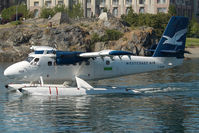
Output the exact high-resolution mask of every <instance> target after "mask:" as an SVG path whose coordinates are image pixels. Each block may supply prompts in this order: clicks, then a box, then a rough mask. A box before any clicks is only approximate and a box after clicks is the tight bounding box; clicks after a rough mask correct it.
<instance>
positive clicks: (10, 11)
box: [1, 5, 29, 22]
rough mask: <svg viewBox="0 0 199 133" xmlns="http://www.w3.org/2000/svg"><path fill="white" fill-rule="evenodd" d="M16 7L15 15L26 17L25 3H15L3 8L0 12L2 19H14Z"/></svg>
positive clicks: (6, 20)
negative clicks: (15, 4)
mask: <svg viewBox="0 0 199 133" xmlns="http://www.w3.org/2000/svg"><path fill="white" fill-rule="evenodd" d="M16 8H17V9H18V13H17V15H18V16H17V17H18V19H20V17H24V18H26V17H28V14H29V11H28V10H27V7H26V5H17V6H11V7H9V8H6V9H4V10H3V11H2V12H1V16H2V19H3V21H5V22H10V21H15V20H16Z"/></svg>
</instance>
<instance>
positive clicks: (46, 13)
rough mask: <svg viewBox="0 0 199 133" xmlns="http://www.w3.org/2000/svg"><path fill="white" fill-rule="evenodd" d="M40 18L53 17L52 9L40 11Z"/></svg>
mask: <svg viewBox="0 0 199 133" xmlns="http://www.w3.org/2000/svg"><path fill="white" fill-rule="evenodd" d="M40 15H41V16H40V17H41V18H49V16H51V17H53V16H54V15H55V11H54V9H52V8H46V7H44V8H42V10H41V14H40Z"/></svg>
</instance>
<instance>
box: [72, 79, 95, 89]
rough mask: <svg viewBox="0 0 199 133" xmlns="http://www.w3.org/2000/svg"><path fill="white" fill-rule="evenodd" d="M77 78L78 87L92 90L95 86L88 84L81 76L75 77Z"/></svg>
mask: <svg viewBox="0 0 199 133" xmlns="http://www.w3.org/2000/svg"><path fill="white" fill-rule="evenodd" d="M75 78H76V82H77V88H84V89H87V90H90V89H92V88H93V87H92V86H91V85H90V84H88V83H87V82H86V81H84V80H83V79H81V78H79V77H75Z"/></svg>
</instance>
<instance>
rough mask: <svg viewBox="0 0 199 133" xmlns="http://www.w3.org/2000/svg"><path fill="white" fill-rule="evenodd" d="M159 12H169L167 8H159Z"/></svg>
mask: <svg viewBox="0 0 199 133" xmlns="http://www.w3.org/2000/svg"><path fill="white" fill-rule="evenodd" d="M157 10H158V13H159V12H163V13H166V11H167V9H166V8H158V9H157Z"/></svg>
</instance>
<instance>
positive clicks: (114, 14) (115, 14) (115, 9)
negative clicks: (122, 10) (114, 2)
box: [113, 7, 118, 17]
mask: <svg viewBox="0 0 199 133" xmlns="http://www.w3.org/2000/svg"><path fill="white" fill-rule="evenodd" d="M113 16H115V17H117V16H118V8H117V7H114V8H113Z"/></svg>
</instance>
